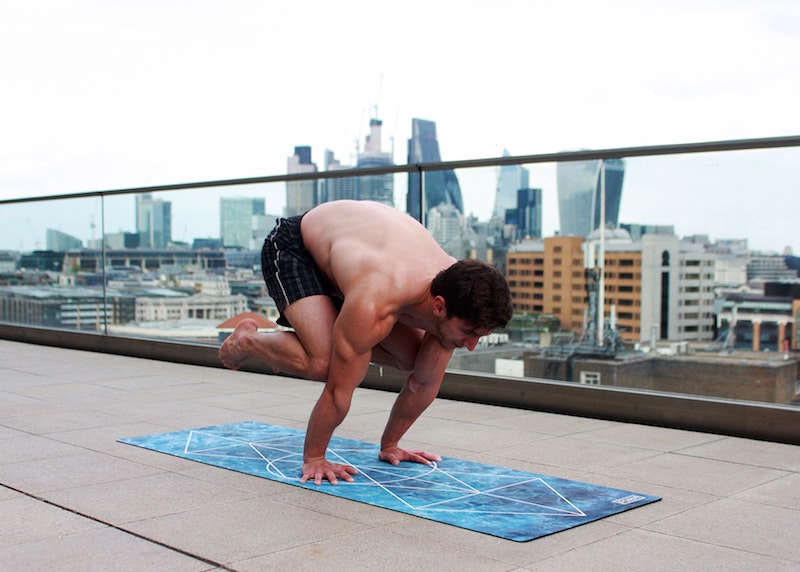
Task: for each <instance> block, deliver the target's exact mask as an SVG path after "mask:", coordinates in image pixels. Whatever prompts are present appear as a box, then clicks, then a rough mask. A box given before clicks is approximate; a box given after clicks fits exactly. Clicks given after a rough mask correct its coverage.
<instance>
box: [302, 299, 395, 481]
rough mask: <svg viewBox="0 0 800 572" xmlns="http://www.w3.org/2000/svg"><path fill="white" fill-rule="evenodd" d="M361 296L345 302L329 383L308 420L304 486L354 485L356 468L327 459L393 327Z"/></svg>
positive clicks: (337, 326) (338, 321)
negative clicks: (355, 394) (376, 349)
mask: <svg viewBox="0 0 800 572" xmlns="http://www.w3.org/2000/svg"><path fill="white" fill-rule="evenodd" d="M363 299H364V298H362V297H360V296H352V297H351V298H349V300H355V301H350V302H348V300H345V303H344V305H343V306H342V310H341V312H340V313H339V316H338V317H337V319H336V324H335V325H334V331H333V353H332V355H331V365H330V369H329V372H328V381H327V382H326V384H325V388H324V389H323V391H322V395H321V396H320V398H319V400H318V401H317V403H316V405H315V406H314V409H313V411H312V412H311V416H310V418H309V420H308V428H307V431H306V439H305V445H304V448H303V475H302V477H301V479H300V482H301V483H305V482H306V481H308V480H313V481H314V483H315V484H321V483H322V480H323V479H327V480H328V481H330V482H331V483H334V484H335V483H336V482H337V479H339V478H342V479H344V480H346V481H352V480H353V477H352V476H351V475H353V474H355V473H356V470H355V468H353V467H351V466H349V465H341V464H339V463H331V462H330V461H328V460H327V459H326V458H325V453H326V450H327V448H328V443H330V440H331V436H332V435H333V432H334V430H335V429H336V427H338V426H339V425H340V424H341V422H342V421H343V420H344V418H345V417H346V416H347V412H348V411H349V410H350V401H351V399H352V397H353V392H354V391H355V389H356V387H358V385H359V384H360V383H361V381H362V380H363V379H364V376H365V375H366V373H367V370H368V369H369V362H370V357H371V356H372V347H373V346H374V345H377V344H378V343H379V342H380V340H382V339H383V338H384V337H386V335H388V332H390V331H391V329H392V326H393V325H394V318H393V317H392V316H391V315H388V314H384V315H382V316H381V315H379V314H378V313H377V312H376V310H375V308H374V307H370V306H369V305H365V304H364V303H363Z"/></svg>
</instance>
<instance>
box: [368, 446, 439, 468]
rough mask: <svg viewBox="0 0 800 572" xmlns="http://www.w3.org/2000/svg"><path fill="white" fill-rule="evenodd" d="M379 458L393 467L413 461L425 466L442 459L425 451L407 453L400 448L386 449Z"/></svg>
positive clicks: (379, 454)
mask: <svg viewBox="0 0 800 572" xmlns="http://www.w3.org/2000/svg"><path fill="white" fill-rule="evenodd" d="M378 458H379V459H380V460H381V461H383V462H385V463H390V464H392V465H399V464H400V463H401V462H402V461H412V462H414V463H422V464H423V465H430V464H431V461H436V462H439V461H441V460H442V458H441V457H440V456H439V455H434V454H433V453H426V452H425V451H407V450H405V449H401V448H400V447H398V446H396V445H395V446H391V447H384V448H383V449H381V452H380V453H378Z"/></svg>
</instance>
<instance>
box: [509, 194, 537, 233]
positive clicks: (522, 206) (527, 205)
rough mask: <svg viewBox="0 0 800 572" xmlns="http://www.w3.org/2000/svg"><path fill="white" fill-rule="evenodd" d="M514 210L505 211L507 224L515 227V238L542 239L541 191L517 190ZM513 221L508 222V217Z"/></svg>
mask: <svg viewBox="0 0 800 572" xmlns="http://www.w3.org/2000/svg"><path fill="white" fill-rule="evenodd" d="M516 195H517V205H516V208H515V209H513V210H512V209H507V210H506V220H505V222H506V223H507V224H515V225H517V236H518V237H520V238H541V237H542V189H527V188H524V187H523V188H521V189H519V190H517V193H516ZM512 214H513V215H514V220H510V215H512Z"/></svg>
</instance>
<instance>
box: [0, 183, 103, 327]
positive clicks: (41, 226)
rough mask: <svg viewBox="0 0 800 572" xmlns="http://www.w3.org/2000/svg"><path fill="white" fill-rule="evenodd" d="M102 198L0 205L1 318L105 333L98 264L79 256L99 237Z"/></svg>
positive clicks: (29, 323)
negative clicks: (81, 265) (84, 263)
mask: <svg viewBox="0 0 800 572" xmlns="http://www.w3.org/2000/svg"><path fill="white" fill-rule="evenodd" d="M101 217H102V208H101V199H100V198H99V197H90V198H76V199H61V200H49V201H39V202H28V203H18V204H9V205H3V207H2V208H0V225H2V228H3V233H2V238H0V321H5V322H11V323H18V324H26V325H31V326H41V327H47V328H66V329H76V330H92V331H102V330H103V328H104V326H105V323H106V319H107V318H108V315H109V313H110V308H109V307H108V306H107V304H106V303H105V302H104V297H103V284H102V278H100V277H98V274H97V272H96V271H97V270H98V269H99V268H98V267H94V268H93V269H92V272H91V273H88V274H87V273H81V272H79V271H78V268H77V267H76V260H77V259H78V258H80V253H81V252H82V251H83V250H84V249H86V248H89V249H90V248H93V247H94V246H95V245H96V244H97V243H98V242H99V240H100V234H101V227H102V221H101Z"/></svg>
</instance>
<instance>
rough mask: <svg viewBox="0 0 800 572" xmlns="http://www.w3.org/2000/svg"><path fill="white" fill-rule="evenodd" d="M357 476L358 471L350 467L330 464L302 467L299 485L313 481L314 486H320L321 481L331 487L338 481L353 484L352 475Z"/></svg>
mask: <svg viewBox="0 0 800 572" xmlns="http://www.w3.org/2000/svg"><path fill="white" fill-rule="evenodd" d="M355 474H358V469H356V468H355V467H351V466H350V465H339V464H337V463H330V464H326V465H323V466H316V467H314V466H311V467H304V472H303V475H302V476H301V477H300V483H301V484H302V483H306V482H308V481H313V482H314V484H315V485H321V484H322V482H323V481H328V482H329V483H331V484H332V485H335V484H338V482H339V479H342V480H345V481H347V482H353V477H352V475H355Z"/></svg>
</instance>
